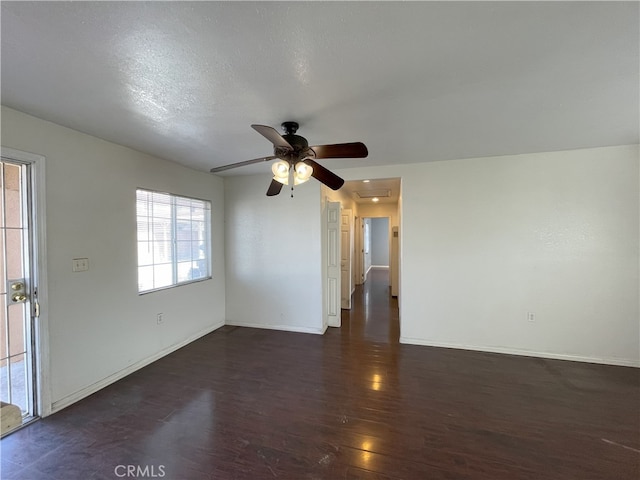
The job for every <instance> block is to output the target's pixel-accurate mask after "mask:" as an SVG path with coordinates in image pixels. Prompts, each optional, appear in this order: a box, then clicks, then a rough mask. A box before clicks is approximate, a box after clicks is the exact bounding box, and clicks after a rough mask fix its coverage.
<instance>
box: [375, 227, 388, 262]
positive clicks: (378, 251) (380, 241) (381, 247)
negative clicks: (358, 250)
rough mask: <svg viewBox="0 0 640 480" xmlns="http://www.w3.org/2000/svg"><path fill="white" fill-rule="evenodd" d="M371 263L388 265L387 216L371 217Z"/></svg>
mask: <svg viewBox="0 0 640 480" xmlns="http://www.w3.org/2000/svg"><path fill="white" fill-rule="evenodd" d="M371 265H373V266H377V267H378V266H384V267H388V266H389V218H387V217H385V218H372V219H371Z"/></svg>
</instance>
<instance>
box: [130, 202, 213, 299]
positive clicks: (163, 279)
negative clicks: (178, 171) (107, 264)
mask: <svg viewBox="0 0 640 480" xmlns="http://www.w3.org/2000/svg"><path fill="white" fill-rule="evenodd" d="M136 215H137V223H138V293H146V292H150V291H153V290H159V289H162V288H168V287H173V286H176V285H182V284H184V283H190V282H195V281H199V280H206V279H208V278H211V261H210V252H211V202H208V201H206V200H198V199H195V198H187V197H178V196H176V195H171V194H169V193H160V192H151V191H148V190H142V189H137V190H136Z"/></svg>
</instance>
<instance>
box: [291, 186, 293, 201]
mask: <svg viewBox="0 0 640 480" xmlns="http://www.w3.org/2000/svg"><path fill="white" fill-rule="evenodd" d="M291 198H293V185H291Z"/></svg>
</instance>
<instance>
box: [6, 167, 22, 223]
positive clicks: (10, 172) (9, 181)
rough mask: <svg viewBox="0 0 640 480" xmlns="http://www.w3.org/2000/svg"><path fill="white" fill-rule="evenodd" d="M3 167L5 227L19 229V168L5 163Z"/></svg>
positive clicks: (20, 212) (20, 213) (20, 194)
mask: <svg viewBox="0 0 640 480" xmlns="http://www.w3.org/2000/svg"><path fill="white" fill-rule="evenodd" d="M4 165H5V167H4V187H5V190H4V201H5V206H6V213H5V214H6V219H5V226H6V227H8V228H21V227H22V208H21V204H22V192H21V188H20V185H21V175H20V170H21V168H20V167H19V166H18V165H11V164H8V163H5V164H4Z"/></svg>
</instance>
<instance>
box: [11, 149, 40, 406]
mask: <svg viewBox="0 0 640 480" xmlns="http://www.w3.org/2000/svg"><path fill="white" fill-rule="evenodd" d="M1 154H2V157H3V158H6V159H8V160H12V161H15V162H17V163H23V164H28V165H29V166H30V175H29V178H28V181H29V189H30V198H29V202H30V207H31V222H32V232H31V235H32V238H33V248H32V251H31V252H30V255H31V269H32V272H31V275H32V278H33V279H34V281H33V286H32V288H31V292H30V295H31V304H32V305H35V304H36V298H35V295H34V294H35V292H36V290H37V303H38V305H39V316H38V317H36V318H35V319H34V311H33V308H32V312H31V314H32V321H33V323H34V329H33V330H34V335H35V341H34V344H35V352H34V359H33V361H34V366H33V368H34V370H35V372H34V373H35V376H36V382H35V385H34V387H35V389H36V395H35V397H36V401H35V404H34V414H35V416H36V417H46V416H47V415H50V414H51V380H50V370H49V315H48V308H47V307H48V305H49V302H48V299H49V297H48V289H47V285H48V283H47V248H46V247H47V242H46V232H47V225H46V211H47V210H46V171H45V157H43V156H42V155H37V154H35V153H29V152H24V151H21V150H15V149H13V148H8V147H4V146H3V147H1Z"/></svg>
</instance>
